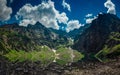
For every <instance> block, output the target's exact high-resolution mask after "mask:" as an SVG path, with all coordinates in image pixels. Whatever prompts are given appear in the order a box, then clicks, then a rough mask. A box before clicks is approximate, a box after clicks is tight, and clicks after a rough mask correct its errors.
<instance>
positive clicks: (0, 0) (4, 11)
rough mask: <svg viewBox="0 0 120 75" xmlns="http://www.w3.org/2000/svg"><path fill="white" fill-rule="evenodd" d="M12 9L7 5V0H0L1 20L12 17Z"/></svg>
mask: <svg viewBox="0 0 120 75" xmlns="http://www.w3.org/2000/svg"><path fill="white" fill-rule="evenodd" d="M11 14H12V9H11V8H10V7H8V6H7V1H6V0H0V21H6V20H9V19H10V17H11V16H10V15H11Z"/></svg>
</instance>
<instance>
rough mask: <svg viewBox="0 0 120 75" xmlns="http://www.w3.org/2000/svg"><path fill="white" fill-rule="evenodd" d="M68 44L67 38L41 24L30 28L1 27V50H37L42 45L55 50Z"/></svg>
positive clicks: (14, 25) (17, 26) (13, 25)
mask: <svg viewBox="0 0 120 75" xmlns="http://www.w3.org/2000/svg"><path fill="white" fill-rule="evenodd" d="M67 43H68V39H67V38H66V37H62V36H60V35H59V34H55V33H54V32H52V31H51V30H49V29H48V28H46V27H44V26H43V25H42V24H40V23H36V24H35V25H28V27H23V26H19V25H17V24H11V25H3V26H1V27H0V50H3V51H5V50H9V49H15V50H26V51H30V50H36V49H38V48H39V46H41V45H47V46H49V47H50V48H55V47H57V46H59V45H60V44H62V45H65V44H67Z"/></svg>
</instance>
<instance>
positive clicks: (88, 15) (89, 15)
mask: <svg viewBox="0 0 120 75" xmlns="http://www.w3.org/2000/svg"><path fill="white" fill-rule="evenodd" d="M91 16H93V14H87V15H86V16H85V17H91Z"/></svg>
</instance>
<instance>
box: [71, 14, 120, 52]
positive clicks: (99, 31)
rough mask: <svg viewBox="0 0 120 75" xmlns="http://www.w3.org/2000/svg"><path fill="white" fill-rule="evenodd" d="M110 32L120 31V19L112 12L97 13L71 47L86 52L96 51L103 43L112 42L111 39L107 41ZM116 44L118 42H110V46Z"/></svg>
mask: <svg viewBox="0 0 120 75" xmlns="http://www.w3.org/2000/svg"><path fill="white" fill-rule="evenodd" d="M112 32H114V33H116V32H117V33H120V19H119V18H118V17H117V16H115V15H112V14H99V15H98V18H97V19H95V20H93V22H92V23H91V25H90V27H89V28H87V29H86V30H85V31H84V32H83V33H82V34H81V35H80V37H79V39H78V40H76V41H75V44H74V45H73V48H74V49H76V50H79V51H82V52H86V53H97V52H98V51H100V50H102V49H103V48H104V46H105V44H107V45H108V44H110V43H112V41H109V43H108V40H109V38H110V36H111V33H112ZM117 38H119V37H117ZM116 44H120V42H117V43H112V45H111V46H113V45H116Z"/></svg>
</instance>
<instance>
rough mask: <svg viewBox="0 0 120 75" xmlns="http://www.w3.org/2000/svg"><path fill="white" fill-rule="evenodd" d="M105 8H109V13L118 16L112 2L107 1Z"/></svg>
mask: <svg viewBox="0 0 120 75" xmlns="http://www.w3.org/2000/svg"><path fill="white" fill-rule="evenodd" d="M104 6H105V7H106V8H108V11H107V13H110V14H116V9H115V4H114V3H113V2H112V1H111V0H107V1H106V2H105V3H104Z"/></svg>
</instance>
